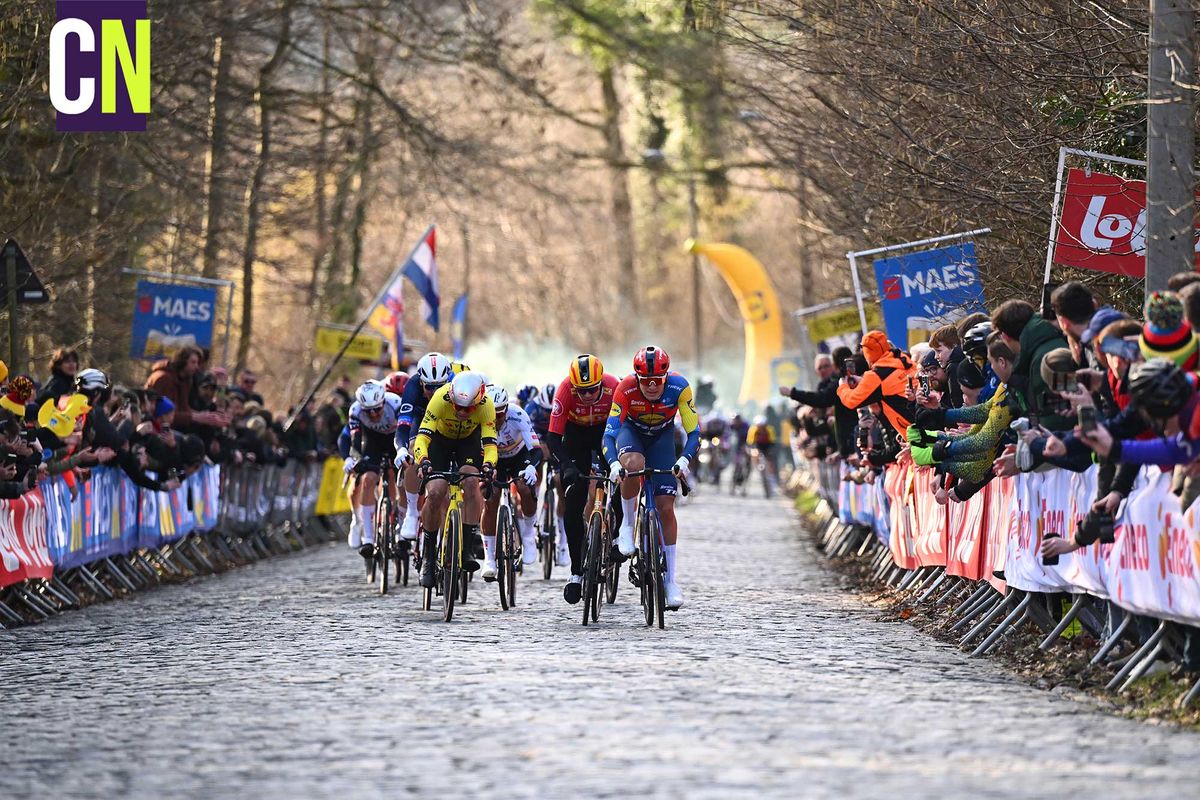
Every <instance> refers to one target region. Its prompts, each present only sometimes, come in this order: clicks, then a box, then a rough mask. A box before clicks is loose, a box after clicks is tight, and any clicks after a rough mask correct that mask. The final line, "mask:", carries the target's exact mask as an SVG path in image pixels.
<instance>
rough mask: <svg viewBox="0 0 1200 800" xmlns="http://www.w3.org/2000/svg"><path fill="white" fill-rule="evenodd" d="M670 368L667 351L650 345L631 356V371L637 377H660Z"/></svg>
mask: <svg viewBox="0 0 1200 800" xmlns="http://www.w3.org/2000/svg"><path fill="white" fill-rule="evenodd" d="M670 370H671V357H670V356H669V355H667V351H666V350H663V349H661V348H658V347H654V346H653V345H651V346H650V347H643V348H642V349H641V350H639V351H638V354H637V355H636V356H634V357H633V371H634V373H635V374H637V376H638V377H639V378H661V377H664V376H665V375H666V374H667V373H668V372H669V371H670Z"/></svg>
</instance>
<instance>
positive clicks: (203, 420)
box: [146, 347, 227, 429]
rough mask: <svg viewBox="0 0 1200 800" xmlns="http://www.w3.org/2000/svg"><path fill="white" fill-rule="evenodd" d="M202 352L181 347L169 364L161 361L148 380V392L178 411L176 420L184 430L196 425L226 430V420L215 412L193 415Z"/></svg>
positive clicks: (201, 412) (194, 413)
mask: <svg viewBox="0 0 1200 800" xmlns="http://www.w3.org/2000/svg"><path fill="white" fill-rule="evenodd" d="M200 356H201V354H200V350H199V349H198V348H195V347H181V348H180V349H179V352H177V353H176V354H175V355H174V357H172V358H171V360H170V361H160V362H158V363H157V364H155V366H154V370H153V371H152V372H151V373H150V377H149V378H148V379H147V380H146V388H147V389H152V390H154V391H155V392H157V393H158V394H160V395H162V396H163V397H165V398H167V399H168V400H170V401H171V404H172V405H173V406H174V407H175V419H176V420H177V424H179V425H180V426H181V427H184V428H188V429H190V428H191V427H192V426H194V425H207V426H209V427H213V428H220V427H224V425H225V424H226V423H227V420H226V419H225V417H224V416H222V415H221V414H219V413H217V412H215V411H193V410H192V406H191V394H192V378H193V377H194V376H195V375H196V373H197V371H199V369H200Z"/></svg>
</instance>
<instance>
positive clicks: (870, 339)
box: [862, 331, 891, 366]
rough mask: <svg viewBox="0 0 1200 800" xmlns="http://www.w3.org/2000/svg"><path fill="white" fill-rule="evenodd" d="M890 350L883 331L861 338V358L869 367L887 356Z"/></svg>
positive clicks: (873, 332) (872, 332)
mask: <svg viewBox="0 0 1200 800" xmlns="http://www.w3.org/2000/svg"><path fill="white" fill-rule="evenodd" d="M890 349H891V347H890V346H889V345H888V338H887V334H886V333H884V332H883V331H871V332H870V333H868V334H867V335H866V336H864V337H863V340H862V351H863V356H864V357H865V358H866V359H867V363H868V364H870V365H871V366H874V365H875V362H876V361H878V360H879V359H881V358H883V357H884V356H885V355H887V354H888V351H889V350H890Z"/></svg>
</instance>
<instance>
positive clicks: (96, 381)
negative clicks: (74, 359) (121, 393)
mask: <svg viewBox="0 0 1200 800" xmlns="http://www.w3.org/2000/svg"><path fill="white" fill-rule="evenodd" d="M107 388H108V376H107V375H105V374H104V373H103V372H101V371H100V370H98V369H83V370H80V371H79V372H78V373H77V374H76V375H75V391H77V392H94V391H96V390H97V389H107Z"/></svg>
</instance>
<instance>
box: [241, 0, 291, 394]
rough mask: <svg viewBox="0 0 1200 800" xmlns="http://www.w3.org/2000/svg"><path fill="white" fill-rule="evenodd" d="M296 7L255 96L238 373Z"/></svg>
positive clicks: (286, 16) (250, 330) (247, 336)
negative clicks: (280, 74) (282, 69)
mask: <svg viewBox="0 0 1200 800" xmlns="http://www.w3.org/2000/svg"><path fill="white" fill-rule="evenodd" d="M293 3H294V0H284V2H283V5H282V7H281V8H280V13H281V14H282V15H283V19H282V20H281V21H280V26H279V40H278V41H277V42H276V43H275V52H273V53H272V54H271V58H270V59H268V60H267V63H266V64H264V65H263V67H262V69H260V70H259V72H258V86H257V88H256V89H255V92H254V100H255V103H256V104H257V106H258V151H257V152H256V153H255V164H254V174H253V176H252V177H251V179H250V185H249V186H247V187H246V246H245V249H244V250H243V253H242V324H241V329H240V331H239V333H238V348H237V359H236V365H237V369H238V370H241V369H242V368H243V367H245V365H246V357H247V356H248V355H249V354H250V341H251V339H252V338H253V336H254V262H255V260H256V259H257V257H258V225H259V220H260V218H261V216H262V188H263V183H264V181H265V180H266V176H267V169H268V168H269V165H270V160H271V123H272V120H271V112H272V110H273V109H272V106H273V105H274V102H275V97H274V87H273V86H272V85H271V82H272V81H273V80H274V78H275V73H276V71H277V70H278V69H279V66H280V65H281V64H282V63H283V60H284V57H285V56H286V55H287V51H288V47H289V46H290V45H291V35H292V5H293Z"/></svg>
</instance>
